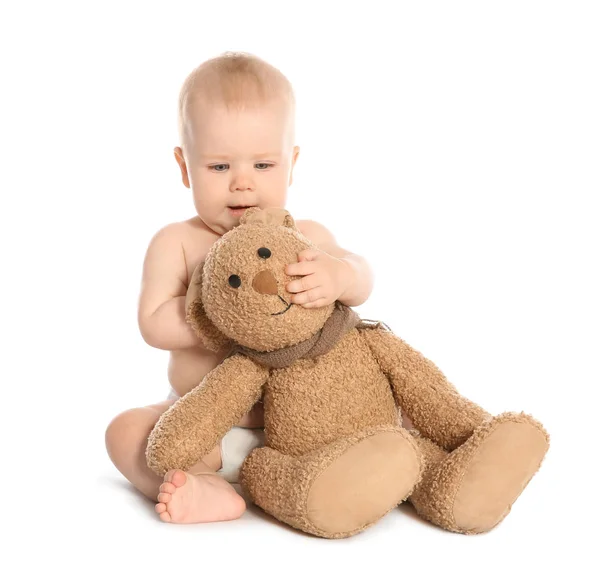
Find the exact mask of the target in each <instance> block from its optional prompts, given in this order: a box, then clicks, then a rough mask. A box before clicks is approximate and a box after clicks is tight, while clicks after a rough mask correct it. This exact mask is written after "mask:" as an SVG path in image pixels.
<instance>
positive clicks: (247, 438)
mask: <svg viewBox="0 0 600 578" xmlns="http://www.w3.org/2000/svg"><path fill="white" fill-rule="evenodd" d="M167 399H179V395H177V393H176V392H175V391H174V390H173V388H171V391H170V392H169V395H168V396H167ZM264 445H265V430H264V429H263V428H254V429H251V428H247V427H237V426H234V427H233V428H231V429H230V430H229V431H228V432H227V433H226V434H225V436H224V437H223V439H222V440H221V462H222V466H221V469H220V470H219V471H218V472H217V474H219V475H220V476H222V477H223V478H224V479H225V480H227V481H228V482H229V483H237V482H238V475H239V472H240V468H241V466H242V463H243V461H244V460H245V459H246V456H247V455H248V454H249V453H250V452H251V451H252V450H253V449H254V448H258V447H261V446H264Z"/></svg>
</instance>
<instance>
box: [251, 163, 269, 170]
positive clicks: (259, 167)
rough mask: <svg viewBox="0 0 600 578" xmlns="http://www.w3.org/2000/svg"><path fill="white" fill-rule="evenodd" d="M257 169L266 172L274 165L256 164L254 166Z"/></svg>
mask: <svg viewBox="0 0 600 578" xmlns="http://www.w3.org/2000/svg"><path fill="white" fill-rule="evenodd" d="M254 166H255V167H256V168H257V169H259V170H261V171H264V170H266V169H268V168H270V167H272V166H273V165H272V164H271V163H256V164H255V165H254Z"/></svg>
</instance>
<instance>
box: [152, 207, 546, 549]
mask: <svg viewBox="0 0 600 578" xmlns="http://www.w3.org/2000/svg"><path fill="white" fill-rule="evenodd" d="M309 246H311V244H310V242H309V241H308V240H307V239H306V238H305V237H304V236H302V235H301V234H300V233H299V232H298V230H297V229H296V227H295V224H294V220H293V218H292V217H291V215H290V214H289V213H288V212H287V211H285V210H282V209H266V210H264V211H260V210H259V209H249V210H248V211H246V213H245V214H244V216H243V217H242V219H241V221H240V225H239V226H238V227H236V228H234V229H232V230H231V231H229V232H228V233H226V234H225V235H223V237H222V238H221V239H219V241H218V242H217V243H215V244H214V245H213V247H212V248H211V250H210V252H209V254H208V255H207V258H206V261H205V262H204V263H203V264H202V265H200V266H199V267H198V268H197V269H196V271H195V273H194V276H193V279H192V282H191V283H190V287H189V290H188V295H187V300H186V308H187V312H188V321H189V322H190V323H191V324H192V326H193V327H194V329H195V331H196V332H197V333H198V335H199V336H201V337H202V339H203V340H204V342H205V344H206V346H207V347H208V348H210V349H213V350H215V351H216V350H220V349H221V348H224V347H233V346H236V345H239V346H241V348H238V350H236V349H232V353H231V355H230V356H229V357H227V358H226V359H225V360H224V362H223V363H222V364H221V365H219V366H218V367H216V368H215V369H214V370H213V371H211V372H210V373H209V374H208V375H207V376H206V377H205V378H204V380H203V381H202V383H200V384H199V385H198V386H197V387H196V388H195V389H194V390H192V391H191V392H189V393H188V394H187V395H185V396H184V397H183V398H181V399H180V400H178V401H177V402H176V403H175V404H174V405H173V406H171V407H170V408H169V409H168V410H167V411H166V412H165V413H164V414H163V415H162V417H161V419H160V420H159V422H158V423H157V424H156V427H155V428H154V430H153V431H152V433H151V435H150V438H149V441H148V448H147V460H148V464H149V466H150V467H151V468H153V469H154V470H155V471H156V472H157V473H159V474H164V473H165V472H166V471H168V470H170V469H173V468H181V469H184V470H185V469H187V468H189V467H190V466H191V465H192V464H194V463H195V462H197V461H198V460H199V459H200V458H201V457H202V456H204V455H205V454H207V453H208V452H209V451H210V450H211V448H213V447H214V446H215V445H216V444H217V443H218V442H219V440H220V439H221V438H222V437H223V436H224V435H225V433H227V431H228V430H229V429H230V428H231V427H232V426H233V425H234V424H236V423H237V422H238V421H239V420H240V419H241V417H242V416H243V415H244V413H246V412H247V411H249V409H250V408H251V407H252V406H253V405H254V403H255V402H256V401H257V400H259V399H260V398H261V397H262V398H263V401H264V410H265V411H264V415H265V440H266V441H265V447H262V448H258V449H256V450H254V451H253V452H252V453H251V454H250V455H249V456H248V458H247V459H246V461H245V462H244V465H243V467H242V470H241V472H240V482H241V484H242V486H243V487H244V489H245V491H246V492H247V493H248V495H249V496H250V497H251V499H252V500H253V501H254V502H255V503H256V504H257V505H258V506H260V507H261V508H262V509H264V510H265V511H267V512H269V513H270V514H272V515H273V516H275V517H276V518H278V519H279V520H281V521H283V522H286V523H288V524H290V525H291V526H294V527H296V528H299V529H301V530H304V531H305V532H309V533H311V534H314V535H317V536H323V537H328V538H342V537H345V536H351V535H353V534H356V533H357V532H360V531H362V530H364V529H365V528H367V527H369V526H370V525H372V524H374V523H375V522H377V520H379V519H380V518H381V517H382V516H384V515H385V514H386V513H387V512H388V511H390V510H391V509H392V508H394V507H395V506H396V505H397V504H399V503H400V502H402V501H404V500H406V499H408V500H409V501H410V502H411V503H412V504H413V506H414V507H415V508H416V510H417V512H418V513H419V514H420V515H421V516H422V517H424V518H426V519H427V520H430V521H431V522H433V523H435V524H437V525H439V526H441V527H443V528H446V529H448V530H451V531H454V532H461V533H465V534H472V533H479V532H485V531H488V530H490V529H491V528H493V527H494V526H496V525H497V524H498V523H499V522H500V521H501V520H502V519H503V518H504V517H505V516H506V515H507V514H508V512H509V511H510V508H511V505H512V504H513V502H514V501H515V500H516V499H517V497H518V496H519V495H520V493H521V492H522V491H523V489H524V488H525V486H526V485H527V484H528V482H529V480H530V479H531V478H532V477H533V475H534V474H535V473H536V471H537V470H538V468H539V467H540V464H541V462H542V460H543V458H544V456H545V454H546V452H547V449H548V444H549V437H548V434H547V433H546V431H545V430H544V428H543V427H542V426H541V424H540V423H539V422H537V421H536V420H535V419H533V418H532V417H531V416H529V415H526V414H523V413H505V414H501V415H499V416H496V417H493V416H491V415H490V414H489V413H487V412H486V411H484V410H483V409H482V408H481V407H479V406H478V405H476V404H475V403H473V402H471V401H469V400H468V399H465V398H464V397H462V396H461V395H460V394H459V393H458V391H457V390H456V388H455V387H454V386H453V385H452V384H450V383H449V382H448V381H447V379H446V378H445V377H444V375H443V374H442V372H441V371H440V370H439V369H438V368H437V367H436V366H435V365H434V364H433V363H432V362H431V361H429V360H428V359H427V358H425V357H424V356H423V355H422V354H421V353H419V352H418V351H416V350H414V349H413V348H411V347H410V346H409V345H408V344H407V343H405V342H404V341H403V340H402V339H400V338H399V337H398V336H396V335H395V334H394V333H392V332H391V331H389V330H388V329H386V328H385V327H383V326H382V325H381V324H371V325H368V324H358V325H355V324H353V323H350V324H349V325H348V326H347V327H346V326H344V331H343V332H342V333H341V334H339V335H337V337H336V342H335V343H331V344H328V345H327V347H328V349H327V351H326V352H325V353H323V354H321V355H318V356H317V357H300V358H297V359H295V360H294V361H292V362H291V363H289V364H287V365H285V366H284V367H272V366H269V365H268V364H265V363H261V362H260V360H261V359H268V358H269V357H273V356H272V355H268V354H267V355H265V352H276V351H278V350H281V349H283V348H290V349H289V351H292V350H294V351H298V349H297V348H296V349H294V348H293V346H296V345H298V344H301V343H302V342H306V341H307V340H311V339H312V340H313V341H314V340H315V335H316V334H317V333H319V332H321V330H322V328H323V327H324V325H325V324H326V322H327V320H328V319H329V317H330V316H331V315H332V312H333V311H334V308H335V307H336V304H331V305H329V306H327V307H322V308H320V309H305V308H303V307H301V306H297V305H292V306H291V307H289V308H288V305H289V304H290V298H291V295H290V294H289V293H287V292H286V290H285V286H286V284H287V283H288V282H289V281H290V280H291V279H292V278H291V277H288V276H287V275H286V274H285V272H284V268H285V265H286V264H287V263H294V262H296V255H297V253H299V252H300V251H302V250H303V249H305V248H307V247H309ZM261 248H263V251H261V253H260V254H259V252H258V249H261ZM264 248H267V249H269V250H270V256H268V257H265V255H267V252H266V251H264ZM232 276H237V277H233V278H232ZM230 281H231V282H230ZM286 309H287V310H286ZM284 310H286V311H285V313H283V311H284ZM338 329H339V328H338ZM338 333H339V331H338ZM311 344H312V341H311ZM244 348H247V349H250V350H253V351H255V352H262V357H261V356H260V355H258V353H257V355H256V356H255V357H254V358H252V359H251V358H250V356H248V355H244V354H243V353H240V351H243V350H244ZM286 351H287V350H286ZM398 407H401V408H402V410H403V411H404V413H405V414H406V415H407V416H408V417H409V418H410V420H411V421H412V423H413V424H414V429H412V430H411V431H407V430H405V429H403V428H402V427H401V424H400V423H399V420H398Z"/></svg>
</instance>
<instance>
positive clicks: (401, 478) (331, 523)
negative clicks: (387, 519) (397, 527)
mask: <svg viewBox="0 0 600 578" xmlns="http://www.w3.org/2000/svg"><path fill="white" fill-rule="evenodd" d="M420 475H421V460H420V457H419V454H418V450H417V449H416V446H415V444H414V443H413V442H412V441H411V440H410V439H408V436H407V435H406V434H405V433H404V432H398V431H384V432H379V433H375V434H373V435H370V436H369V437H366V438H363V439H361V440H360V441H359V442H357V443H356V444H354V445H353V446H351V447H350V448H348V449H347V450H346V451H345V452H344V453H343V454H342V455H340V456H338V457H337V458H336V459H334V460H333V462H332V463H331V464H329V465H328V466H327V467H326V468H325V469H324V470H323V471H322V472H321V473H320V474H319V476H318V477H317V478H316V479H315V481H314V483H313V484H312V487H311V488H310V491H309V493H308V496H307V504H306V505H307V511H306V512H307V518H308V520H309V521H310V523H311V524H313V525H314V526H315V527H316V528H319V530H320V531H321V532H323V533H324V534H328V535H344V536H349V535H352V534H355V533H357V532H359V531H361V530H363V529H364V528H366V527H368V526H370V525H372V524H374V523H375V522H376V521H377V520H379V519H380V518H381V517H382V516H384V515H385V514H386V513H387V512H389V511H390V510H391V509H392V508H394V507H395V506H397V505H398V504H399V503H400V502H402V501H403V500H405V499H406V497H407V496H408V495H409V494H410V492H411V491H412V489H413V487H414V486H415V484H416V483H417V482H418V480H419V477H420Z"/></svg>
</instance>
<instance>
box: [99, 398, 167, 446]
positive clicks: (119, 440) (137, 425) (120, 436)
mask: <svg viewBox="0 0 600 578" xmlns="http://www.w3.org/2000/svg"><path fill="white" fill-rule="evenodd" d="M156 419H157V418H156V415H155V413H154V412H151V414H150V415H149V412H148V411H147V410H146V408H142V407H137V408H134V409H128V410H126V411H123V412H121V413H120V414H119V415H117V416H116V417H114V418H113V419H112V420H111V422H110V423H109V424H108V426H107V428H106V432H105V436H104V438H105V443H106V449H107V451H108V453H109V455H111V457H112V455H113V454H114V453H115V452H119V451H120V450H123V449H125V450H126V449H129V448H136V447H137V446H138V445H139V444H140V442H141V441H143V440H147V439H148V436H149V435H150V432H151V431H152V428H153V427H154V424H155V423H156Z"/></svg>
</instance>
